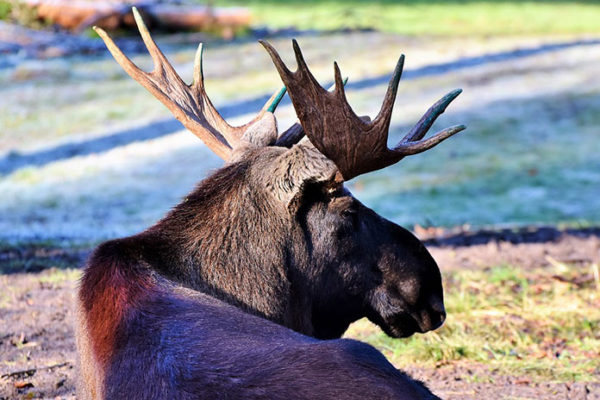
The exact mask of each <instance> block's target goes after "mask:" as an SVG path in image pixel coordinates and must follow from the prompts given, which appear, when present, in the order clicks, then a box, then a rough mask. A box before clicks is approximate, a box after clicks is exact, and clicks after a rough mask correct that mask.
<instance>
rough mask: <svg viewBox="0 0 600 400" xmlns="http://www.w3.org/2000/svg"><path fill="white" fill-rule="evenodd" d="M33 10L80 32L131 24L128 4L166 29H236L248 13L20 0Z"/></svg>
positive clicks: (139, 1)
mask: <svg viewBox="0 0 600 400" xmlns="http://www.w3.org/2000/svg"><path fill="white" fill-rule="evenodd" d="M23 2H24V3H25V4H27V5H28V6H30V7H35V8H36V9H37V14H38V17H39V18H41V19H44V20H47V21H52V22H53V23H55V24H57V25H59V26H61V27H63V28H65V29H68V30H71V31H73V32H81V31H82V30H84V29H86V28H89V27H91V26H93V25H96V26H100V27H102V28H105V29H116V28H118V27H124V26H134V21H133V16H132V14H131V7H132V6H136V7H137V8H138V9H139V10H140V12H141V13H142V14H143V15H145V16H146V17H147V19H148V20H149V21H151V22H152V23H154V24H156V25H159V26H160V27H162V28H166V29H197V30H202V29H207V28H214V27H221V28H225V29H231V30H233V29H236V28H240V27H246V26H248V25H249V24H250V21H251V16H250V12H249V11H248V10H247V9H246V8H242V7H230V8H221V7H211V6H201V5H179V4H177V5H176V4H168V3H162V2H161V3H158V2H156V1H149V0H134V1H106V2H96V1H85V0H75V1H71V0H24V1H23Z"/></svg>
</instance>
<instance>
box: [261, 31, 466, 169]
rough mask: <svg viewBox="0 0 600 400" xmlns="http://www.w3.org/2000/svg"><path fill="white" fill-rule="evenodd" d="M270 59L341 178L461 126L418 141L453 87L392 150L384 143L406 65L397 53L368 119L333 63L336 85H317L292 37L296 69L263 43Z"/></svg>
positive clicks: (440, 138)
mask: <svg viewBox="0 0 600 400" xmlns="http://www.w3.org/2000/svg"><path fill="white" fill-rule="evenodd" d="M261 43H262V44H263V46H264V47H265V48H266V50H267V52H268V53H269V55H270V56H271V58H272V59H273V63H274V64H275V67H276V68H277V71H278V72H279V75H280V76H281V79H282V80H283V83H284V84H285V85H286V87H287V89H288V93H289V95H290V98H291V99H292V103H293V104H294V108H295V109H296V114H297V115H298V119H299V120H300V123H301V124H302V128H303V129H304V131H305V133H306V135H307V136H308V138H309V139H310V141H311V142H312V143H313V145H314V146H315V147H316V148H317V149H318V150H319V151H320V152H321V153H323V154H324V155H325V156H326V157H328V158H329V159H331V160H332V161H333V162H334V163H335V164H336V165H337V167H338V169H339V172H340V173H341V175H342V177H343V178H344V180H349V179H352V178H353V177H355V176H357V175H360V174H363V173H366V172H370V171H375V170H377V169H381V168H384V167H387V166H389V165H392V164H394V163H396V162H398V161H400V160H401V159H402V158H403V157H404V156H406V155H409V154H415V153H419V152H422V151H425V150H427V149H430V148H431V147H433V146H435V145H436V144H438V143H440V142H441V141H443V140H445V139H447V138H448V137H450V136H452V135H454V134H456V133H458V132H460V131H461V130H463V129H464V126H456V127H452V128H448V129H445V130H443V131H441V132H439V133H437V134H436V135H435V136H433V137H432V138H429V139H426V140H420V139H422V138H423V136H424V135H425V134H426V132H427V130H428V129H429V128H430V127H431V124H433V121H434V120H435V118H437V116H439V115H440V114H441V113H442V112H443V110H444V109H445V108H446V107H447V106H448V104H449V103H450V102H451V101H452V100H453V99H454V98H455V97H456V96H457V95H458V93H459V92H456V91H455V92H452V93H451V94H449V95H448V96H446V97H445V98H444V99H442V100H441V101H440V102H438V103H436V105H434V106H433V107H432V108H431V109H430V110H429V111H428V112H427V113H425V115H424V117H423V118H422V119H421V121H419V123H418V124H417V126H416V127H415V128H413V129H412V130H411V131H410V132H409V134H408V135H407V136H406V137H405V138H404V140H403V141H401V142H400V143H399V144H398V145H397V146H396V147H395V148H394V149H389V148H388V147H387V138H388V131H389V126H390V120H391V115H392V109H393V107H394V102H395V99H396V94H397V91H398V84H399V82H400V77H401V75H402V69H403V66H404V55H402V56H400V58H399V60H398V63H397V64H396V68H395V69H394V73H393V75H392V77H391V79H390V83H389V85H388V88H387V91H386V94H385V97H384V101H383V104H382V106H381V110H380V111H379V113H378V115H377V117H376V118H375V119H374V120H373V121H371V122H369V121H368V120H367V119H363V118H360V117H358V116H357V115H356V114H355V113H354V111H353V110H352V108H351V107H350V105H349V104H348V101H347V99H346V95H345V91H344V88H343V85H342V84H341V76H342V75H341V72H340V69H339V67H338V65H337V63H334V74H335V82H336V89H335V91H334V92H328V91H326V90H325V89H323V87H321V86H320V85H319V84H318V82H317V81H316V79H315V78H314V77H313V75H312V74H311V73H310V71H309V70H308V67H307V65H306V62H305V61H304V57H303V56H302V52H301V51H300V47H299V46H298V44H297V42H296V41H295V40H294V41H293V47H294V53H295V54H296V61H297V63H298V70H297V71H296V72H291V71H290V70H289V69H288V68H287V67H286V66H285V64H284V63H283V61H282V60H281V58H280V57H279V54H278V53H277V51H275V49H274V48H273V47H272V46H271V45H269V44H268V43H266V42H261Z"/></svg>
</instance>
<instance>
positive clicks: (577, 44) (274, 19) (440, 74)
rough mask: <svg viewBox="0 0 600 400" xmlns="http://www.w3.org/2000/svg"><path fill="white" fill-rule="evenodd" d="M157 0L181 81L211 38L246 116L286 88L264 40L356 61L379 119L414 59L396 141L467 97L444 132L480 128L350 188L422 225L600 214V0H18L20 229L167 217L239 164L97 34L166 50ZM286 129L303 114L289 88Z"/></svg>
mask: <svg viewBox="0 0 600 400" xmlns="http://www.w3.org/2000/svg"><path fill="white" fill-rule="evenodd" d="M131 4H135V5H137V6H138V7H139V8H140V10H141V11H142V13H143V14H144V15H145V16H146V19H147V20H148V21H149V25H150V29H151V30H152V31H153V36H154V37H155V38H156V39H157V42H158V44H159V46H161V48H163V50H164V51H165V53H166V54H167V56H168V57H169V59H170V60H171V62H172V63H173V64H174V66H175V67H176V69H177V70H178V71H179V73H180V75H181V76H182V77H184V79H187V80H188V81H189V80H190V78H191V73H192V63H193V59H192V58H193V55H194V52H195V49H196V45H197V43H198V42H200V41H202V42H204V43H205V57H204V69H205V76H206V82H207V90H208V93H209V95H210V97H211V99H212V100H213V102H214V103H215V104H216V106H217V108H218V109H220V110H221V111H222V113H223V114H224V115H225V116H226V117H227V118H228V119H229V120H230V122H231V123H243V122H245V121H247V120H248V119H250V117H251V116H252V115H253V114H254V113H255V112H256V111H257V110H258V109H259V108H260V106H261V105H262V102H263V100H264V99H265V98H266V97H267V96H268V95H269V94H270V93H272V92H273V91H275V90H277V89H278V88H279V87H280V86H281V82H280V80H279V77H278V75H277V73H276V71H275V69H274V67H273V66H272V64H271V61H270V59H269V58H268V56H267V54H266V52H265V51H264V50H263V49H262V47H261V46H260V45H258V43H257V39H260V38H266V39H268V40H269V41H270V42H271V43H273V44H274V45H275V47H276V48H277V49H279V50H280V52H281V53H282V55H283V56H284V58H285V60H286V61H288V62H290V63H292V65H293V57H292V51H291V44H290V38H293V37H295V38H297V39H298V40H299V43H300V45H301V47H302V49H303V50H304V53H305V56H306V59H307V61H308V63H309V65H310V67H311V68H312V70H313V71H314V73H315V75H316V77H317V79H319V80H320V81H321V82H322V83H323V85H328V84H329V83H330V82H331V81H332V78H333V68H332V64H333V61H334V60H337V61H338V63H339V65H340V67H341V69H342V72H343V74H344V75H346V76H348V77H349V83H348V86H347V91H348V98H349V101H350V104H351V105H352V106H353V107H354V109H355V111H356V112H357V113H358V114H360V115H362V114H369V115H375V113H376V112H377V111H378V110H379V107H380V105H381V101H382V98H383V94H384V92H385V88H386V85H387V82H388V79H389V76H390V74H391V71H392V69H393V67H394V65H395V62H396V60H397V58H398V57H399V55H400V54H406V57H407V58H406V63H405V73H404V76H403V79H402V82H401V84H400V90H399V94H398V99H397V101H396V106H395V112H394V119H393V123H392V125H393V126H392V133H391V135H390V143H393V142H395V141H396V140H398V139H399V138H400V137H401V136H402V135H403V133H405V132H406V131H407V130H408V129H409V128H410V127H411V126H412V124H413V123H415V122H416V121H417V120H418V118H419V117H420V116H421V114H422V113H423V112H424V111H425V110H426V109H427V108H428V107H429V106H430V105H431V104H433V102H435V101H436V100H437V99H438V98H440V97H441V96H442V95H444V94H445V93H447V92H448V91H450V90H452V89H455V88H457V87H460V88H463V90H464V93H463V94H462V95H461V96H460V97H459V98H458V99H457V100H456V101H455V102H454V103H453V104H452V105H451V106H450V107H449V109H448V110H447V112H446V114H445V115H443V116H442V117H441V118H440V120H439V122H438V123H437V124H436V125H435V126H434V128H433V131H435V130H436V128H437V129H441V128H443V127H445V126H448V125H451V124H459V123H460V124H466V125H467V127H468V129H467V131H465V132H463V133H461V134H459V135H458V136H457V137H455V138H452V139H450V140H449V141H448V142H446V143H444V144H442V145H440V146H438V147H436V148H435V149H433V150H431V151H428V152H427V153H424V154H421V155H417V156H413V157H409V158H407V159H405V160H404V161H402V162H401V163H399V164H397V165H396V166H394V167H392V168H387V169H385V170H383V171H379V172H376V173H373V174H369V175H368V176H364V177H359V178H357V179H355V180H354V181H353V182H351V183H350V186H351V189H352V191H353V192H354V193H355V195H356V196H357V197H358V198H359V199H361V200H362V201H363V202H364V203H366V204H367V205H368V206H370V207H372V208H374V209H375V210H376V211H378V212H380V213H381V214H383V215H385V216H386V217H388V218H390V219H392V220H394V221H395V222H398V223H400V224H403V225H405V226H407V227H409V228H412V227H414V226H415V225H418V226H419V227H424V228H426V229H427V228H429V227H446V228H448V227H457V226H462V227H463V228H467V227H471V228H473V227H488V226H495V227H497V226H503V227H505V226H508V227H515V226H529V225H548V224H550V225H559V226H571V227H572V226H575V227H581V226H590V225H594V224H598V222H600V211H599V210H600V157H598V154H599V153H600V140H599V134H600V127H599V123H600V79H599V78H598V73H599V69H598V68H599V67H598V65H600V22H598V21H600V4H599V3H598V2H597V1H576V2H573V1H525V2H522V1H433V2H430V1H380V2H372V1H358V0H349V1H294V0H290V1H250V2H241V1H239V2H236V1H212V2H209V3H206V2H200V1H197V2H196V1H186V2H181V1H159V0H155V1H137V2H135V1H134V2H131V1H129V2H127V1H113V2H110V1H109V2H94V1H85V0H78V1H59V0H47V1H44V0H27V1H22V2H20V1H15V0H0V20H1V21H0V54H1V56H0V127H1V129H0V193H1V197H0V237H4V238H6V239H9V238H17V237H18V238H23V239H33V238H37V239H60V238H62V239H68V240H74V241H86V242H89V241H91V242H96V241H98V240H101V239H106V238H110V237H114V236H117V235H125V234H131V233H134V232H137V231H139V230H141V229H143V228H144V227H147V226H148V225H150V224H152V223H153V222H154V221H156V220H157V219H158V218H160V217H161V216H162V215H163V214H164V213H165V212H166V211H167V210H169V208H170V207H172V206H173V205H175V204H176V203H177V202H178V201H179V199H181V197H182V196H183V195H185V194H186V193H187V192H189V191H190V190H191V189H192V188H193V187H194V184H195V183H196V182H198V181H199V180H201V179H202V178H203V177H204V176H206V174H208V173H210V171H211V170H212V169H214V168H217V167H218V166H220V165H221V162H220V161H219V159H218V158H217V157H216V156H214V155H212V154H211V152H210V151H207V150H206V149H205V147H204V145H203V144H202V143H201V142H200V141H199V140H198V139H196V137H194V136H193V135H191V134H189V133H188V132H185V131H184V130H183V128H182V127H181V125H179V124H178V123H177V122H176V121H175V120H174V119H173V118H172V117H171V115H170V113H169V111H168V110H167V109H166V108H164V107H163V106H162V104H160V103H159V102H158V101H157V100H156V99H154V97H152V96H151V95H150V94H149V93H147V92H146V91H145V89H144V88H142V87H141V86H139V85H138V84H137V83H136V82H135V81H133V80H132V79H131V78H130V77H129V76H127V75H126V74H125V73H124V72H123V71H122V70H121V68H120V67H119V66H118V65H117V64H116V62H115V61H114V60H113V59H112V57H111V56H110V55H109V53H108V51H106V49H105V47H104V45H103V43H102V42H101V41H100V39H99V38H98V37H97V36H96V34H95V33H94V32H93V31H92V30H91V28H90V27H91V26H92V25H95V24H96V25H100V26H104V27H106V28H107V29H109V30H110V31H111V33H112V34H113V35H114V36H116V37H118V43H119V45H121V46H122V48H123V49H124V50H125V51H126V52H127V53H128V54H129V55H131V56H132V58H133V59H134V61H135V62H136V63H139V65H141V66H143V67H144V68H147V69H151V68H152V65H151V61H150V59H149V57H148V55H147V53H146V51H145V49H144V48H143V45H142V44H141V40H140V39H139V36H138V34H137V32H136V30H135V27H134V26H133V21H132V18H131V13H130V12H129V8H130V6H131ZM276 115H277V117H278V119H279V125H280V127H282V128H285V127H287V126H288V125H290V124H291V123H293V122H294V112H293V109H292V107H291V104H290V103H289V100H286V102H284V103H283V105H282V106H280V108H279V109H278V111H277V114H276Z"/></svg>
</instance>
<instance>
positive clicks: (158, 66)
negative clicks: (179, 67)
mask: <svg viewBox="0 0 600 400" xmlns="http://www.w3.org/2000/svg"><path fill="white" fill-rule="evenodd" d="M131 11H132V12H133V18H134V19H135V23H136V25H137V27H138V31H139V32H140V36H141V37H142V40H143V41H144V45H145V46H146V49H148V53H150V57H151V58H152V61H153V62H154V71H161V70H162V69H163V68H167V69H168V70H169V73H170V74H173V75H174V76H176V77H177V78H178V79H181V78H180V77H179V75H178V74H177V72H176V71H175V69H174V68H173V66H172V65H171V64H170V63H169V61H168V60H167V57H165V55H164V54H163V52H162V51H160V49H159V48H158V46H157V45H156V42H155V41H154V39H152V36H151V35H150V32H149V31H148V27H146V23H145V22H144V19H143V18H142V16H141V15H140V12H139V11H138V9H137V8H136V7H131ZM154 71H153V72H154ZM182 82H183V81H182Z"/></svg>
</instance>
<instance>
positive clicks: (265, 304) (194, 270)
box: [142, 162, 312, 334]
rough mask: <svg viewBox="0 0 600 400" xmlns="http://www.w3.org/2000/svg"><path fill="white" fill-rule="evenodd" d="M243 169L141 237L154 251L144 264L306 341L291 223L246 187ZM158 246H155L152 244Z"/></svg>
mask: <svg viewBox="0 0 600 400" xmlns="http://www.w3.org/2000/svg"><path fill="white" fill-rule="evenodd" d="M246 170H247V164H246V163H243V162H242V163H235V164H231V165H228V166H226V167H224V168H222V169H221V170H219V171H217V172H216V173H215V174H214V175H212V176H211V177H209V178H207V179H205V180H204V181H203V182H201V184H200V185H199V186H198V187H197V188H196V190H194V191H193V192H192V193H190V194H189V195H188V196H187V197H186V199H185V200H184V201H183V202H182V203H181V204H179V205H178V206H177V207H175V208H174V210H173V211H172V212H170V213H169V214H168V215H167V216H166V217H165V218H164V219H163V220H161V221H160V222H158V223H157V224H156V225H155V226H154V227H152V228H150V229H149V230H148V231H146V232H145V233H144V234H142V235H146V236H148V238H149V240H148V241H149V242H152V243H153V245H154V247H156V243H161V245H160V246H159V247H160V248H156V249H155V250H154V251H153V254H155V255H156V259H155V260H153V261H149V263H150V264H151V265H152V266H153V267H154V268H155V269H157V270H158V271H159V272H160V273H161V274H163V275H165V276H167V277H168V278H169V279H172V280H174V281H176V282H179V283H180V284H182V285H184V286H187V287H190V288H193V289H195V290H199V291H201V292H204V293H206V294H209V295H212V296H214V297H217V298H219V299H221V300H224V301H226V302H228V303H230V304H233V305H235V306H238V307H240V308H242V309H244V310H246V311H247V312H250V313H253V314H256V315H259V316H262V317H265V318H268V319H270V320H273V321H274V322H277V323H280V324H283V325H285V326H288V327H290V328H292V329H295V330H297V331H301V332H303V333H307V334H312V330H311V328H310V320H309V316H308V315H306V312H305V311H303V310H307V309H310V308H309V305H308V304H305V301H306V300H305V299H306V296H305V295H304V294H305V292H306V290H305V288H303V287H298V284H297V283H296V282H300V280H297V279H294V277H293V276H291V275H293V274H294V271H292V268H291V266H292V265H294V264H296V263H298V262H300V260H296V259H295V255H294V254H293V253H295V251H294V249H291V248H290V247H288V244H289V246H297V245H296V244H293V240H292V239H291V232H290V226H291V224H290V222H289V221H287V220H285V216H282V215H281V212H280V213H277V212H273V210H272V209H271V205H270V204H269V201H268V199H266V198H265V197H264V194H261V193H260V192H258V191H256V190H251V187H250V186H248V185H247V184H246V182H245V174H246ZM157 239H159V240H157Z"/></svg>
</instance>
